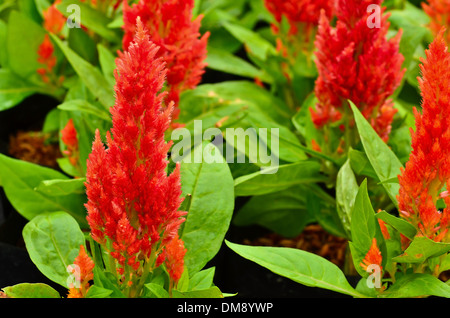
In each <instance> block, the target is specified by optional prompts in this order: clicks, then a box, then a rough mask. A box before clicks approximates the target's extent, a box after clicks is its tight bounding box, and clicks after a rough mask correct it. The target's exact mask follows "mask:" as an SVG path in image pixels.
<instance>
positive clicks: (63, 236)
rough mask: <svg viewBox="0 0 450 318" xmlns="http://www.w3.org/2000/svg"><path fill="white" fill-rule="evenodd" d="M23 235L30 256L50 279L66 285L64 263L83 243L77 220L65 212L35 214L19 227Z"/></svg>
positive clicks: (66, 262) (76, 253) (74, 254)
mask: <svg viewBox="0 0 450 318" xmlns="http://www.w3.org/2000/svg"><path fill="white" fill-rule="evenodd" d="M23 238H24V241H25V245H26V248H27V251H28V253H29V255H30V258H31V260H32V261H33V263H34V264H35V265H36V267H37V268H38V269H39V270H40V271H41V272H42V273H43V274H44V275H45V276H46V277H47V278H49V279H50V280H52V281H54V282H55V283H58V284H60V285H62V286H64V287H66V288H67V287H68V279H69V277H70V273H69V272H68V270H67V267H68V266H69V265H71V264H73V262H74V260H75V257H77V256H78V253H79V250H80V246H81V245H84V244H85V239H84V234H83V232H82V231H81V229H80V227H79V225H78V223H77V221H76V220H75V219H74V218H73V217H71V216H70V215H69V214H67V213H65V212H49V213H43V214H41V215H38V216H36V217H35V218H33V219H32V220H31V221H30V222H28V223H27V224H26V225H25V227H24V229H23Z"/></svg>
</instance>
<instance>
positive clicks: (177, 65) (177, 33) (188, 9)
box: [123, 0, 209, 119]
mask: <svg viewBox="0 0 450 318" xmlns="http://www.w3.org/2000/svg"><path fill="white" fill-rule="evenodd" d="M193 8H194V1H193V0H140V1H139V2H138V3H136V4H133V5H132V6H131V7H130V6H129V5H128V2H127V0H124V2H123V15H124V26H123V28H124V31H125V34H124V37H123V49H124V50H127V49H128V46H129V44H130V42H131V41H132V38H133V36H134V33H135V27H136V19H137V17H140V18H141V20H142V22H143V24H144V25H145V26H146V28H147V29H148V31H149V34H150V40H151V41H152V42H153V43H155V44H156V45H158V46H159V47H160V49H159V51H158V52H157V53H156V54H157V56H158V57H162V58H163V59H164V61H165V62H166V67H167V82H166V85H167V91H168V95H167V97H166V102H165V103H166V104H168V103H170V102H171V101H173V102H174V103H175V109H174V114H173V118H174V119H176V118H177V117H178V112H179V110H178V107H177V106H178V102H179V98H180V94H181V93H182V92H183V91H185V90H188V89H193V88H195V87H196V86H197V85H198V84H199V83H200V81H201V77H202V75H203V73H204V68H205V67H206V63H205V62H204V60H205V58H206V45H207V40H208V37H209V32H207V33H205V34H204V35H203V36H200V33H199V29H200V21H201V19H202V16H198V17H197V18H195V19H194V20H192V10H193Z"/></svg>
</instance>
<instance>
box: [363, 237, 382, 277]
mask: <svg viewBox="0 0 450 318" xmlns="http://www.w3.org/2000/svg"><path fill="white" fill-rule="evenodd" d="M382 260H383V258H382V256H381V251H380V249H379V248H378V245H377V239H376V238H373V239H372V245H371V246H370V249H369V251H368V252H367V254H366V256H365V257H364V259H363V261H362V262H361V263H360V264H359V265H360V266H361V267H362V268H363V269H364V270H365V271H367V269H368V267H369V266H370V265H378V266H379V267H380V270H382V267H381V262H382Z"/></svg>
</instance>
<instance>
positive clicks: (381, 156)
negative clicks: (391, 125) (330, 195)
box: [349, 101, 403, 207]
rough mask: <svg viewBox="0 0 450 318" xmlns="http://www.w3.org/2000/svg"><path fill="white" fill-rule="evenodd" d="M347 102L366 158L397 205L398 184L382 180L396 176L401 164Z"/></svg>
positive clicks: (352, 105)
mask: <svg viewBox="0 0 450 318" xmlns="http://www.w3.org/2000/svg"><path fill="white" fill-rule="evenodd" d="M349 103H350V105H351V107H352V110H353V114H354V116H355V121H356V126H357V127H358V132H359V135H360V137H361V142H362V144H363V146H364V149H365V152H366V155H367V158H368V159H369V161H370V163H371V165H372V167H373V169H374V170H375V173H376V174H377V176H378V179H379V180H380V182H382V183H381V185H382V186H383V187H384V189H385V190H386V192H387V194H388V195H389V197H390V198H391V200H392V202H393V203H394V204H395V206H397V207H398V202H397V194H398V191H399V188H400V186H399V184H397V183H386V182H384V181H386V180H389V179H392V178H395V177H397V176H398V175H399V174H400V168H402V167H403V165H402V163H401V162H400V160H399V159H398V158H397V156H396V155H395V154H394V153H393V152H392V150H391V149H389V147H388V146H387V145H386V143H385V142H384V141H383V140H382V139H381V138H380V137H379V136H378V134H377V133H376V132H375V130H374V129H373V128H372V126H371V125H370V124H369V123H368V122H367V120H366V119H365V118H364V116H363V115H362V114H361V112H360V111H359V109H358V108H357V107H356V106H355V105H354V104H353V103H352V102H351V101H349Z"/></svg>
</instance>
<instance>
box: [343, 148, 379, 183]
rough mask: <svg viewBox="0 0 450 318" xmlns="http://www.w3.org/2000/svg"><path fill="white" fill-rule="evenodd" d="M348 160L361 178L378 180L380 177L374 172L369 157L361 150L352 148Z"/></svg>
mask: <svg viewBox="0 0 450 318" xmlns="http://www.w3.org/2000/svg"><path fill="white" fill-rule="evenodd" d="M348 159H349V160H350V166H351V167H352V170H353V171H354V172H355V173H356V174H357V175H359V176H366V177H369V178H372V179H374V180H378V176H377V174H376V172H375V170H373V168H372V165H371V164H370V161H369V159H368V158H367V155H366V154H365V153H364V152H362V151H359V150H355V149H352V148H350V150H349V152H348Z"/></svg>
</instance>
